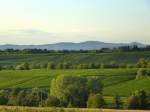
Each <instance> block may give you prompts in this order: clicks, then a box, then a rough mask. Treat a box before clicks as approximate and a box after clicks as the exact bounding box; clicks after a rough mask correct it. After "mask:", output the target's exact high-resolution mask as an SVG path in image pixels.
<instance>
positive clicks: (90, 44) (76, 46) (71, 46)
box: [0, 41, 146, 50]
mask: <svg viewBox="0 0 150 112" xmlns="http://www.w3.org/2000/svg"><path fill="white" fill-rule="evenodd" d="M133 45H137V46H138V47H144V46H146V45H144V44H141V43H137V42H132V43H104V42H99V41H87V42H81V43H72V42H61V43H56V44H45V45H11V44H6V45H0V49H1V50H4V49H35V48H36V49H48V50H80V49H82V50H92V49H101V48H116V47H121V46H133Z"/></svg>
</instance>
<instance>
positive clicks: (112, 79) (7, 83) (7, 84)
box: [0, 69, 150, 96]
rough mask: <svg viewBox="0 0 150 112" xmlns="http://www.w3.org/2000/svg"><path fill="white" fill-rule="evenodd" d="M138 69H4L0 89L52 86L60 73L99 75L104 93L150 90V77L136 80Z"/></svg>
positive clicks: (110, 94) (121, 93) (0, 75)
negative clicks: (53, 80) (52, 82)
mask: <svg viewBox="0 0 150 112" xmlns="http://www.w3.org/2000/svg"><path fill="white" fill-rule="evenodd" d="M136 72H137V69H81V70H46V69H39V70H2V71H0V82H1V83H0V89H7V88H12V87H20V88H22V89H31V88H34V87H39V88H47V89H49V87H50V81H51V80H52V79H53V78H55V77H57V76H58V75H61V74H63V75H77V76H85V77H92V76H98V77H100V78H101V79H102V82H103V84H104V95H105V96H112V95H115V94H119V95H122V96H128V95H130V94H131V93H132V92H134V91H135V90H140V89H145V90H146V91H150V87H149V86H148V85H149V83H150V78H144V79H141V80H136V79H135V75H136Z"/></svg>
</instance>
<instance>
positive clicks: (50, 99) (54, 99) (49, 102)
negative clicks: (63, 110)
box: [45, 96, 60, 107]
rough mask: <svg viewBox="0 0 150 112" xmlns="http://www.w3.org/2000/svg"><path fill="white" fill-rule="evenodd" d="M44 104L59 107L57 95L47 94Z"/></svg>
mask: <svg viewBox="0 0 150 112" xmlns="http://www.w3.org/2000/svg"><path fill="white" fill-rule="evenodd" d="M45 106H46V107H59V106H60V101H59V99H58V98H57V97H54V96H49V97H48V99H47V100H46V104H45Z"/></svg>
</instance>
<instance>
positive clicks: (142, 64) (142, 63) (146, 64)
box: [0, 58, 150, 70]
mask: <svg viewBox="0 0 150 112" xmlns="http://www.w3.org/2000/svg"><path fill="white" fill-rule="evenodd" d="M100 68H102V69H103V68H150V60H146V59H144V58H141V59H139V61H138V62H137V63H136V64H117V63H115V62H110V63H109V64H102V63H101V64H100V63H89V64H70V63H66V62H65V63H57V64H56V63H53V62H50V63H26V62H24V63H21V64H17V65H3V66H0V70H2V69H16V70H29V69H100Z"/></svg>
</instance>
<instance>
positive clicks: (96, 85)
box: [87, 77, 103, 94]
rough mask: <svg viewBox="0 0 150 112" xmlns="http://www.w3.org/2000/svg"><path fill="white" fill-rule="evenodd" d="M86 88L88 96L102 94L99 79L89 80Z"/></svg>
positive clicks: (101, 85)
mask: <svg viewBox="0 0 150 112" xmlns="http://www.w3.org/2000/svg"><path fill="white" fill-rule="evenodd" d="M87 88H88V91H89V94H97V93H102V90H103V84H102V82H101V79H100V78H99V77H93V78H89V79H88V81H87Z"/></svg>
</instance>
